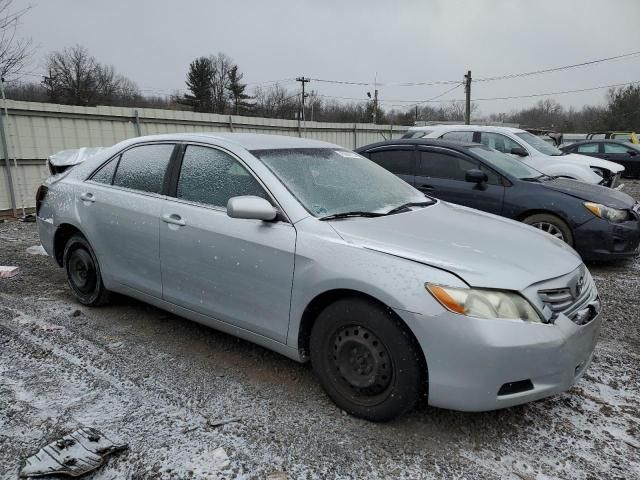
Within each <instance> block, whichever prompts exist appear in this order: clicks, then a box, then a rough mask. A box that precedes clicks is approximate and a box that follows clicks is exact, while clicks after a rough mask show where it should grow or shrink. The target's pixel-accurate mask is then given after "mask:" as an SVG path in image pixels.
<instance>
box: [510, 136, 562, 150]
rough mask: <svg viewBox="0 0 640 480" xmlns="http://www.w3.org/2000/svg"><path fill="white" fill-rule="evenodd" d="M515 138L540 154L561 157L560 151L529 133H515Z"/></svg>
mask: <svg viewBox="0 0 640 480" xmlns="http://www.w3.org/2000/svg"><path fill="white" fill-rule="evenodd" d="M516 136H517V137H519V138H521V139H522V140H524V141H525V142H527V143H528V144H529V145H530V146H532V147H533V148H535V149H536V150H537V151H539V152H540V153H544V154H545V155H562V151H561V150H558V149H557V148H556V147H554V146H553V145H551V144H549V143H547V142H545V141H544V140H543V139H542V138H540V137H537V136H536V135H533V134H531V133H529V132H521V133H516Z"/></svg>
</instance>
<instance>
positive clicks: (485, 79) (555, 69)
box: [474, 51, 640, 82]
mask: <svg viewBox="0 0 640 480" xmlns="http://www.w3.org/2000/svg"><path fill="white" fill-rule="evenodd" d="M637 55H640V51H637V52H631V53H625V54H623V55H615V56H613V57H605V58H599V59H596V60H589V61H587V62H581V63H574V64H572V65H564V66H562V67H553V68H545V69H543V70H533V71H531V72H522V73H511V74H507V75H500V76H495V77H482V78H475V79H474V81H476V82H490V81H494V80H508V79H512V78H522V77H529V76H531V75H541V74H544V73H552V72H560V71H563V70H569V69H571V68H578V67H585V66H588V65H595V64H597V63H603V62H609V61H611V60H618V59H621V58H627V57H634V56H637Z"/></svg>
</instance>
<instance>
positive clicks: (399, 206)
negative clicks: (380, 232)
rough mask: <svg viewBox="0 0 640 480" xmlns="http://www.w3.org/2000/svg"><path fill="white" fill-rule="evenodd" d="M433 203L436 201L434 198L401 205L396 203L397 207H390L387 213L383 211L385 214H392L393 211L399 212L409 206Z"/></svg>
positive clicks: (424, 205) (423, 205) (425, 205)
mask: <svg viewBox="0 0 640 480" xmlns="http://www.w3.org/2000/svg"><path fill="white" fill-rule="evenodd" d="M434 203H436V201H435V200H425V201H422V202H409V203H403V204H402V205H398V206H397V207H395V208H392V209H391V210H389V211H388V212H387V213H385V215H393V214H394V213H398V212H401V211H402V210H406V209H407V208H409V207H428V206H429V205H433V204H434Z"/></svg>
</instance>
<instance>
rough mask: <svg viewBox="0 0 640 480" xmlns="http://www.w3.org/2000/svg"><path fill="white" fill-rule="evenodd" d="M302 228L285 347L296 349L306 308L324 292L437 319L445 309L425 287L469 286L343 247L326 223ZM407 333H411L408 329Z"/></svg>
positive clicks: (308, 222)
mask: <svg viewBox="0 0 640 480" xmlns="http://www.w3.org/2000/svg"><path fill="white" fill-rule="evenodd" d="M301 223H304V228H296V229H297V231H298V238H297V242H296V261H295V273H294V278H293V287H292V292H291V293H292V295H291V315H290V323H289V331H288V335H287V345H288V346H290V347H292V348H295V349H298V348H299V347H300V346H299V345H298V337H299V333H300V328H301V322H302V319H303V316H304V313H305V311H306V309H307V307H308V306H309V305H310V304H311V303H312V302H313V300H314V299H316V298H317V297H319V296H320V295H323V294H325V293H327V292H334V291H343V292H353V293H354V294H363V295H366V296H369V297H372V298H373V299H375V300H377V301H379V302H381V303H383V304H384V305H386V306H387V307H389V308H392V309H394V310H402V311H409V312H412V313H419V314H421V315H434V316H435V315H439V314H441V313H442V311H443V308H442V306H441V305H440V304H439V303H437V302H436V300H435V299H434V298H433V297H432V296H431V294H430V293H429V292H428V291H427V290H426V288H425V282H434V283H439V284H443V285H451V286H457V287H466V286H467V284H466V283H465V282H464V281H462V280H461V279H460V278H459V277H457V276H456V275H454V274H452V273H450V272H448V271H446V270H443V269H439V268H436V267H433V266H429V265H425V264H422V263H419V262H417V261H413V260H409V259H406V258H402V257H398V256H395V255H392V254H389V253H384V252H380V251H375V250H372V249H368V248H366V247H363V246H360V245H354V244H350V243H347V242H346V241H344V240H343V239H342V238H341V237H340V236H339V235H338V234H337V233H336V232H335V231H334V230H333V229H332V228H331V227H330V226H329V224H328V223H325V222H318V221H317V219H315V218H307V219H305V220H303V221H301V222H299V224H297V225H296V227H298V226H299V225H300V224H301ZM332 240H333V241H332ZM318 258H322V261H321V262H319V261H318ZM409 328H410V329H412V330H414V329H413V328H412V327H411V325H409ZM414 333H415V332H414Z"/></svg>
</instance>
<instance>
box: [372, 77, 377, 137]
mask: <svg viewBox="0 0 640 480" xmlns="http://www.w3.org/2000/svg"><path fill="white" fill-rule="evenodd" d="M373 88H374V90H373V123H374V125H375V124H376V123H378V72H376V74H375V75H374V77H373Z"/></svg>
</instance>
